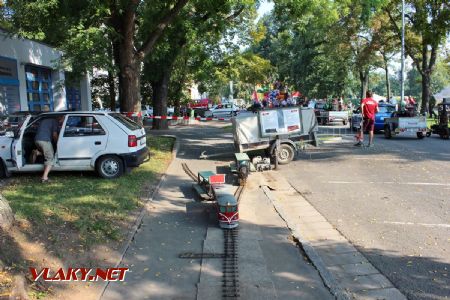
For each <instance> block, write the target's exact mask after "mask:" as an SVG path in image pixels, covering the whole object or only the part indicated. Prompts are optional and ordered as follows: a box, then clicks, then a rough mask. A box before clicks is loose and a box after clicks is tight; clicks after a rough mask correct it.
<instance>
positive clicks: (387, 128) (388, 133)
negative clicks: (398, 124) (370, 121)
mask: <svg viewBox="0 0 450 300" xmlns="http://www.w3.org/2000/svg"><path fill="white" fill-rule="evenodd" d="M384 137H385V138H387V139H390V138H392V131H391V126H389V124H386V125H384Z"/></svg>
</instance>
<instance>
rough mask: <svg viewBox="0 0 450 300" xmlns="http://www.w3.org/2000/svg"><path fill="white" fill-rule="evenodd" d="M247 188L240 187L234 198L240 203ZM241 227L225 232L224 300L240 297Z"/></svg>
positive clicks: (225, 230)
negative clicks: (239, 242)
mask: <svg viewBox="0 0 450 300" xmlns="http://www.w3.org/2000/svg"><path fill="white" fill-rule="evenodd" d="M244 189H245V186H239V187H238V188H237V190H236V192H235V193H234V197H235V198H236V200H237V201H238V202H239V201H240V198H241V196H242V194H243V192H244ZM238 241H239V227H238V228H233V229H224V230H223V250H224V252H223V253H224V257H223V271H222V272H223V277H222V299H238V298H239V297H240V295H239V267H238V264H239V256H238V253H239V245H238Z"/></svg>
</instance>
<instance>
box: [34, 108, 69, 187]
mask: <svg viewBox="0 0 450 300" xmlns="http://www.w3.org/2000/svg"><path fill="white" fill-rule="evenodd" d="M63 118H64V117H63V116H59V117H58V120H57V119H55V118H47V119H44V120H42V121H41V122H40V123H39V127H38V130H37V133H36V136H35V138H34V142H35V144H36V146H37V148H38V149H39V151H41V152H42V153H43V154H44V159H45V160H44V174H43V175H42V178H41V182H42V183H44V182H48V181H49V180H48V173H50V170H51V169H52V166H53V163H54V157H55V150H54V148H53V142H55V143H56V142H57V141H58V133H59V122H62V120H63Z"/></svg>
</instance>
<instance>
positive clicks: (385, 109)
mask: <svg viewBox="0 0 450 300" xmlns="http://www.w3.org/2000/svg"><path fill="white" fill-rule="evenodd" d="M394 111H395V107H394V106H379V107H378V112H379V113H393V112H394Z"/></svg>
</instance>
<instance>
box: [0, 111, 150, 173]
mask: <svg viewBox="0 0 450 300" xmlns="http://www.w3.org/2000/svg"><path fill="white" fill-rule="evenodd" d="M60 116H63V117H64V120H63V122H62V124H61V125H62V126H61V130H60V132H59V137H58V141H57V143H56V145H55V146H56V147H55V149H56V153H55V165H54V167H53V168H52V171H97V173H98V174H99V175H100V176H101V177H103V178H116V177H119V176H121V175H122V174H123V173H124V172H125V171H126V170H127V169H128V168H132V167H138V166H139V165H140V164H141V163H142V162H143V161H144V160H145V159H147V157H148V153H149V152H148V148H147V143H146V135H145V130H144V128H143V127H142V126H140V125H138V124H137V123H135V122H133V121H132V120H130V119H128V118H126V117H124V116H123V115H121V114H119V113H115V112H92V111H88V112H51V113H42V114H39V115H31V114H28V115H27V116H26V117H25V119H24V121H23V123H22V124H21V125H20V126H18V127H16V129H15V130H14V131H9V132H7V134H5V135H4V136H0V176H8V175H9V174H10V173H11V172H38V171H42V170H43V169H44V164H43V157H42V155H40V156H38V158H37V159H36V160H34V155H32V154H33V152H36V150H37V148H36V145H35V143H34V138H35V135H36V132H37V128H38V126H39V124H40V122H41V121H42V120H44V119H49V118H53V119H55V118H58V117H60Z"/></svg>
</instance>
